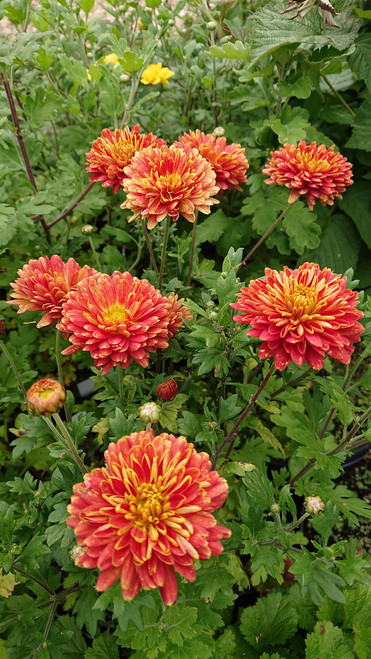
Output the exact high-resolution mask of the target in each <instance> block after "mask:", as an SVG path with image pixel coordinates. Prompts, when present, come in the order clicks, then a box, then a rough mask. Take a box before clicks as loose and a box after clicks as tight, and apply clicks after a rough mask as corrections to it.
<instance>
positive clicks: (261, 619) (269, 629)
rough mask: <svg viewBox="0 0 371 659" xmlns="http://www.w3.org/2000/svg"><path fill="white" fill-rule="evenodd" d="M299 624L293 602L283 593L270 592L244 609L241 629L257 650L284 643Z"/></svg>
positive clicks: (249, 642)
mask: <svg viewBox="0 0 371 659" xmlns="http://www.w3.org/2000/svg"><path fill="white" fill-rule="evenodd" d="M297 626H298V614H297V612H296V610H295V608H294V606H293V604H292V602H291V601H290V600H289V599H288V598H285V597H284V596H283V595H282V594H281V593H268V595H267V596H266V597H264V598H262V599H260V600H259V601H258V602H257V604H255V605H254V606H250V607H248V608H246V609H244V610H243V612H242V615H241V623H240V629H241V632H242V634H243V636H244V637H245V639H246V641H247V642H248V644H249V645H251V646H252V647H253V648H255V649H257V650H265V649H267V648H269V647H271V646H276V645H283V644H284V643H285V642H286V641H287V640H288V639H289V638H291V637H292V636H293V635H294V634H295V632H296V630H297Z"/></svg>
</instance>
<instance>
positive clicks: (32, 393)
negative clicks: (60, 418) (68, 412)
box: [27, 378, 66, 416]
mask: <svg viewBox="0 0 371 659" xmlns="http://www.w3.org/2000/svg"><path fill="white" fill-rule="evenodd" d="M65 400H66V390H65V388H64V387H63V386H62V385H61V384H60V382H57V380H52V379H51V378H43V379H42V380H38V381H37V382H35V383H34V384H33V385H32V386H31V387H30V388H29V390H28V391H27V401H28V406H29V410H30V412H31V414H36V415H41V414H42V415H45V416H49V415H50V414H55V413H56V412H59V410H60V409H61V408H62V407H63V403H64V401H65Z"/></svg>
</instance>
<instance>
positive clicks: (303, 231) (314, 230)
mask: <svg viewBox="0 0 371 659" xmlns="http://www.w3.org/2000/svg"><path fill="white" fill-rule="evenodd" d="M316 219H317V216H316V215H315V213H314V212H313V211H311V210H310V209H309V208H308V207H307V206H305V205H304V203H303V202H302V201H297V202H296V203H295V205H293V207H292V208H290V210H289V212H288V213H287V215H286V216H285V217H284V219H283V226H284V228H285V231H286V233H287V235H288V236H289V244H290V247H291V249H294V250H295V251H296V253H297V254H303V252H306V251H307V250H308V249H315V248H316V247H318V245H319V242H320V238H319V235H320V233H321V229H320V227H319V226H318V224H317V223H316Z"/></svg>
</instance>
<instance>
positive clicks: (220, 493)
mask: <svg viewBox="0 0 371 659" xmlns="http://www.w3.org/2000/svg"><path fill="white" fill-rule="evenodd" d="M104 457H105V460H106V464H107V467H103V468H101V469H94V470H93V471H92V472H91V473H90V474H87V475H86V476H84V482H83V483H77V484H76V485H74V487H73V495H72V498H71V503H70V504H69V506H68V511H69V513H70V515H71V517H69V519H68V520H67V524H68V525H69V526H71V527H72V528H73V529H74V531H75V534H76V537H77V542H78V545H80V546H81V547H83V548H84V551H83V552H82V553H80V554H79V555H78V556H77V558H76V565H78V566H79V567H85V568H96V567H98V568H99V570H100V575H99V578H98V581H97V583H96V589H97V590H98V591H103V590H107V588H109V587H110V586H111V585H112V584H113V583H115V581H117V579H119V578H120V580H121V592H122V596H123V598H124V600H132V599H134V597H135V596H136V595H137V594H138V592H139V590H140V589H141V588H143V589H144V590H150V589H152V588H157V587H159V588H160V593H161V597H162V599H163V601H164V602H165V604H167V605H171V604H173V603H174V602H175V600H176V597H177V581H176V576H175V570H176V571H177V572H178V573H179V574H180V575H181V576H182V577H184V578H185V579H188V581H194V580H195V579H196V571H195V567H194V560H197V559H201V560H207V559H209V558H210V557H211V556H217V555H218V554H220V553H221V552H222V551H223V546H222V544H221V543H220V542H219V541H220V540H221V539H222V538H228V537H229V536H230V531H229V529H227V528H225V527H223V526H220V525H218V524H217V523H216V521H215V519H214V517H213V516H212V514H211V513H212V512H213V511H214V510H216V509H217V508H219V507H220V506H221V505H222V503H223V501H224V499H225V498H226V496H227V492H228V487H227V483H226V481H225V480H224V478H221V477H220V476H219V475H218V473H217V472H216V471H210V467H211V465H210V460H209V456H208V455H207V454H206V453H197V452H196V451H195V449H194V447H193V444H190V443H188V442H187V440H186V439H185V438H184V437H174V436H173V435H167V434H165V433H163V434H161V435H159V436H157V437H155V434H154V432H153V431H152V430H146V431H144V432H138V433H132V434H131V435H129V436H128V437H122V438H121V439H119V441H118V442H117V443H116V444H115V443H114V442H112V443H111V444H110V445H109V446H108V449H107V451H106V452H105V454H104Z"/></svg>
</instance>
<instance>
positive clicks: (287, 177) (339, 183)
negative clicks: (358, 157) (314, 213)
mask: <svg viewBox="0 0 371 659" xmlns="http://www.w3.org/2000/svg"><path fill="white" fill-rule="evenodd" d="M263 173H264V174H268V176H269V178H268V179H266V180H265V183H267V184H268V185H272V184H273V183H275V184H277V185H284V186H285V187H286V188H289V189H290V190H291V193H290V196H289V200H288V201H289V204H293V203H294V201H296V200H297V199H298V198H299V197H300V195H302V194H305V195H306V197H307V202H308V206H309V208H310V209H311V210H313V206H314V204H315V202H316V200H317V199H318V201H319V202H320V203H321V204H322V206H327V205H328V206H332V205H333V203H334V199H335V198H336V199H342V198H343V197H342V196H341V193H342V192H344V190H345V189H346V188H347V187H348V185H351V184H352V183H353V179H352V165H351V163H350V162H348V160H347V159H346V158H344V156H342V155H341V154H340V153H335V152H334V147H333V146H331V147H330V148H329V149H327V148H326V147H325V145H324V144H320V145H319V146H317V143H316V142H312V143H311V144H307V143H306V142H304V141H301V142H299V145H298V146H297V147H296V146H294V145H293V144H288V143H287V144H285V145H284V146H283V147H282V149H279V151H272V152H271V158H270V159H269V160H268V163H267V164H266V166H265V167H264V169H263Z"/></svg>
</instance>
